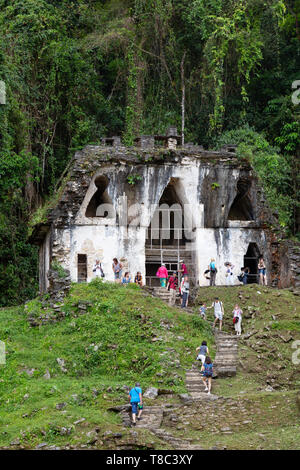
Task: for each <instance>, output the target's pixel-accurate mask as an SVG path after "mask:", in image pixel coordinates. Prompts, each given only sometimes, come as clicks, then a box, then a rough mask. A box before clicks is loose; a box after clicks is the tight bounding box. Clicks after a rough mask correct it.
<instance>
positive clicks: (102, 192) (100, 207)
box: [85, 176, 114, 219]
mask: <svg viewBox="0 0 300 470" xmlns="http://www.w3.org/2000/svg"><path fill="white" fill-rule="evenodd" d="M108 184H109V180H108V178H107V177H106V176H98V177H97V178H96V179H95V185H96V186H97V191H96V192H95V194H94V195H93V197H92V199H91V200H90V202H89V205H88V206H87V209H86V212H85V216H86V217H102V218H108V219H110V218H113V217H114V210H113V205H112V200H111V198H110V197H109V195H108V192H107V187H108Z"/></svg>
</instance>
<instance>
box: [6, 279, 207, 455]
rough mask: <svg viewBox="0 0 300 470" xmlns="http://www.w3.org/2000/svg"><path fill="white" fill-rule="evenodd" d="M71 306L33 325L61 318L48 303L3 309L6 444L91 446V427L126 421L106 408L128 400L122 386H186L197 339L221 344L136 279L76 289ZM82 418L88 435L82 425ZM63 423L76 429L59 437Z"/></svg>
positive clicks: (114, 425) (202, 325)
mask: <svg viewBox="0 0 300 470" xmlns="http://www.w3.org/2000/svg"><path fill="white" fill-rule="evenodd" d="M83 302H85V303H86V304H83ZM78 303H79V306H78ZM84 305H86V306H87V310H86V313H82V306H84ZM63 312H64V315H65V317H64V318H63V319H61V320H60V321H57V322H54V323H47V324H45V325H40V326H37V327H30V324H29V322H28V320H27V317H28V316H30V317H36V319H37V320H38V319H39V318H40V317H47V316H48V317H49V316H51V313H52V314H53V310H51V309H49V308H48V307H47V301H43V302H41V301H39V300H33V301H31V302H29V303H28V304H27V306H26V310H24V307H23V306H21V307H16V308H10V309H2V310H0V339H1V340H2V341H4V342H5V343H6V349H7V358H6V361H7V362H6V365H2V366H0V400H1V403H0V407H1V408H0V410H1V412H0V428H1V429H2V430H3V431H2V432H0V446H7V445H9V444H10V443H11V442H20V444H21V445H24V446H25V447H35V446H36V445H37V444H38V443H40V442H42V441H43V442H47V443H48V444H50V445H51V444H56V445H64V444H66V443H71V444H74V445H77V444H79V443H80V444H86V442H87V441H88V440H89V439H88V437H86V433H85V431H86V429H87V432H88V430H89V429H94V427H95V426H96V425H98V426H101V429H102V430H103V432H105V430H106V429H108V428H109V430H111V429H115V430H118V429H119V426H118V424H119V423H120V421H119V419H118V417H116V416H115V415H114V414H113V413H108V412H107V411H106V410H107V409H108V408H109V407H110V406H112V405H113V404H120V403H121V404H122V403H126V402H127V393H126V390H124V386H126V385H127V386H130V385H133V384H134V382H135V381H137V380H138V381H140V382H141V383H142V385H143V388H144V389H145V388H146V387H147V386H150V385H152V386H156V387H158V388H160V389H167V390H171V391H172V392H184V391H185V386H184V368H186V367H188V366H189V365H191V363H192V362H193V360H194V359H195V348H196V347H197V346H198V345H199V341H200V340H202V339H203V338H205V339H207V340H208V344H212V342H213V336H212V333H211V330H210V328H209V326H208V325H207V324H206V323H204V322H203V321H202V320H201V319H200V318H198V317H197V316H188V315H186V314H184V313H182V312H180V311H178V310H176V309H172V308H169V307H168V306H166V305H165V304H164V303H163V302H162V301H161V300H159V299H155V298H152V297H151V296H149V295H147V294H146V293H145V292H144V291H143V290H141V289H139V288H138V287H136V286H135V285H130V286H127V287H124V286H120V285H116V284H106V283H105V284H103V283H102V282H101V281H99V282H97V281H94V282H91V283H90V284H78V285H74V287H73V288H72V291H71V294H70V296H69V298H68V299H67V300H66V302H65V304H64V306H63ZM45 374H46V377H44V376H45ZM49 374H50V378H49ZM47 377H48V378H47ZM63 403H65V406H63V408H62V410H59V409H57V408H56V406H57V405H58V408H59V407H60V404H63ZM82 418H85V423H84V425H83V427H84V432H83V435H81V434H80V432H77V428H78V426H76V425H74V422H76V421H78V420H80V419H82ZM62 427H64V428H67V429H68V430H69V429H70V430H71V431H70V434H66V435H61V432H64V431H61V428H62ZM80 427H82V425H80V426H79V428H80ZM68 432H69V431H68Z"/></svg>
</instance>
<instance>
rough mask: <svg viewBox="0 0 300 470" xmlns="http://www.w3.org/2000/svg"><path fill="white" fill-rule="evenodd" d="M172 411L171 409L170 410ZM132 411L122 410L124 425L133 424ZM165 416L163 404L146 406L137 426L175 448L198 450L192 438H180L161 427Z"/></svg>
mask: <svg viewBox="0 0 300 470" xmlns="http://www.w3.org/2000/svg"><path fill="white" fill-rule="evenodd" d="M169 411H170V410H169ZM130 416H131V413H130V411H128V410H123V411H122V412H121V417H122V421H123V425H124V426H127V427H128V426H131V418H130ZM163 417H164V407H163V406H146V407H145V409H144V410H143V414H142V419H141V420H140V421H137V422H136V428H144V429H149V431H151V432H152V433H153V434H155V435H156V436H157V437H159V438H160V439H162V440H163V441H165V442H167V443H168V444H171V446H172V447H173V448H174V449H187V450H198V449H200V447H199V446H197V445H193V444H191V442H190V441H191V440H192V439H191V440H188V439H180V438H178V437H175V436H173V435H172V434H170V433H169V432H167V431H166V430H165V429H163V428H161V424H162V421H163Z"/></svg>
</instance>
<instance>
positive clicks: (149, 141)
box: [139, 135, 154, 149]
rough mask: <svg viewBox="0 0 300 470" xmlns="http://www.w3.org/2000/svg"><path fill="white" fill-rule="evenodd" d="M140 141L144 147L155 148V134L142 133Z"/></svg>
mask: <svg viewBox="0 0 300 470" xmlns="http://www.w3.org/2000/svg"><path fill="white" fill-rule="evenodd" d="M139 141H140V142H139V143H140V146H141V148H142V149H153V148H154V136H153V135H141V136H140V139H139Z"/></svg>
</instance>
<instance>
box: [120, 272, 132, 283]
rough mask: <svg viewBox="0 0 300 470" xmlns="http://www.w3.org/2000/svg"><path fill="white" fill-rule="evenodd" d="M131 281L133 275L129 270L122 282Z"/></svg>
mask: <svg viewBox="0 0 300 470" xmlns="http://www.w3.org/2000/svg"><path fill="white" fill-rule="evenodd" d="M130 282H131V276H130V273H129V272H127V273H125V274H124V276H123V279H122V284H130Z"/></svg>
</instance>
